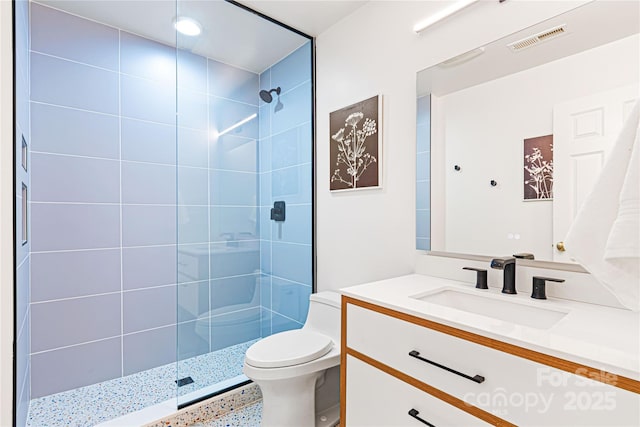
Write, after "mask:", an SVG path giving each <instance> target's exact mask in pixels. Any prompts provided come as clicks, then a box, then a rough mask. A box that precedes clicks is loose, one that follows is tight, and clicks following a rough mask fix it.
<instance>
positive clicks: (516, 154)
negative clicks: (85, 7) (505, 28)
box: [432, 35, 640, 260]
mask: <svg viewBox="0 0 640 427" xmlns="http://www.w3.org/2000/svg"><path fill="white" fill-rule="evenodd" d="M639 57H640V36H638V35H635V36H631V37H627V38H624V39H622V40H619V41H616V42H613V43H609V44H607V45H604V46H600V47H597V48H594V49H590V50H588V51H586V52H582V53H580V54H577V55H572V56H570V57H567V58H564V59H561V60H557V61H554V62H551V63H548V64H544V65H541V66H538V67H535V68H532V69H530V70H527V71H523V72H520V73H516V74H513V75H510V76H506V77H503V78H500V79H496V80H493V81H490V82H487V83H484V84H481V85H477V86H474V87H471V88H468V89H464V90H461V91H458V92H454V93H452V94H449V95H445V96H443V97H441V98H440V99H439V100H438V104H437V105H438V108H441V109H442V110H441V112H440V113H441V114H440V115H438V117H440V118H441V120H443V121H444V124H443V128H444V135H442V137H441V138H440V140H438V141H436V140H433V141H432V143H433V144H434V145H436V144H437V145H440V146H442V147H443V149H444V150H445V152H446V160H445V164H446V170H445V174H446V178H445V180H446V183H442V182H440V184H445V186H446V189H445V190H444V191H445V194H446V196H447V197H446V218H445V228H446V232H445V234H446V238H445V245H444V246H435V245H434V246H432V248H433V249H434V250H439V251H448V252H462V253H471V254H484V255H502V254H504V255H509V254H513V253H516V252H532V253H534V254H535V256H536V259H543V260H552V259H553V246H552V243H553V227H552V226H553V224H552V222H553V221H552V215H553V202H552V201H551V200H547V201H531V202H523V189H522V186H523V184H522V182H523V160H522V156H523V154H522V151H523V139H525V138H532V137H537V136H543V135H549V134H552V133H553V107H554V105H556V104H558V103H561V102H565V101H569V100H571V99H575V98H579V97H583V96H587V95H590V94H594V93H597V92H601V91H605V90H611V89H615V88H618V87H621V86H626V85H630V84H633V83H637V82H638V76H639V75H640V69H639V68H638V64H639V63H640V58H639ZM454 164H459V165H460V166H461V167H462V170H461V171H460V172H455V171H454V170H453V165H454ZM491 179H495V180H496V181H497V182H498V185H497V186H496V187H491V186H490V185H489V181H490V180H491ZM498 207H499V209H497V208H498ZM436 208H437V207H436ZM441 208H442V206H441ZM509 233H511V234H519V235H520V236H521V238H520V239H518V240H516V239H508V238H507V235H508V234H509ZM470 237H472V238H470Z"/></svg>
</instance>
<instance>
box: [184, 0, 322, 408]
mask: <svg viewBox="0 0 640 427" xmlns="http://www.w3.org/2000/svg"><path fill="white" fill-rule="evenodd" d="M177 16H178V20H180V19H185V20H186V19H189V20H191V22H190V25H191V27H192V29H193V32H194V33H196V32H198V30H199V31H200V32H199V34H197V35H186V34H183V33H180V32H178V33H177V40H178V43H177V45H178V54H177V106H178V109H177V130H176V131H177V140H178V143H177V152H176V156H177V188H176V189H177V195H176V198H177V212H176V216H177V241H178V245H177V276H178V287H177V310H178V314H177V316H178V319H177V320H178V327H177V358H178V365H177V366H178V367H177V371H178V372H177V379H176V380H177V382H178V404H179V405H181V406H182V405H186V404H187V403H189V402H192V401H194V400H199V399H201V398H202V397H203V396H208V395H211V394H215V393H218V392H220V391H223V390H226V389H229V388H232V387H236V386H238V385H240V384H243V383H246V382H248V379H247V378H246V377H245V376H244V375H243V373H242V365H243V360H244V353H245V351H246V349H247V348H248V347H249V346H250V345H251V344H253V343H254V342H256V341H257V340H258V339H260V338H262V337H265V336H267V335H270V334H272V333H274V332H278V331H282V330H286V329H293V328H299V327H301V326H302V324H303V323H304V318H305V316H306V311H307V306H308V296H309V294H310V293H311V290H312V284H313V279H312V277H313V275H312V271H313V268H312V250H311V247H312V246H311V235H312V222H311V218H312V204H311V202H312V178H311V164H312V161H311V158H312V154H311V153H312V147H313V132H312V121H311V115H312V113H311V112H312V89H311V87H312V86H311V76H312V73H311V58H312V56H311V41H310V39H309V38H308V37H304V36H301V35H299V34H297V33H295V32H293V31H291V30H289V29H286V28H284V27H282V26H280V25H278V24H276V23H274V22H271V21H269V20H267V19H264V18H262V17H260V16H259V15H256V14H254V13H251V12H249V11H247V10H245V9H243V8H242V7H239V6H237V5H235V4H232V3H229V2H226V1H211V2H202V1H191V0H188V1H182V0H180V1H178V13H177ZM192 34H193V33H192ZM277 87H280V89H278V90H273V91H271V92H269V91H270V90H271V89H276V88H277ZM261 90H264V91H266V92H263V98H262V99H265V98H267V97H264V93H269V94H270V95H271V98H272V99H271V103H267V102H265V101H263V100H262V99H261V96H260V94H261ZM274 201H285V203H286V204H287V207H286V208H287V212H286V221H285V222H284V223H278V224H276V223H275V222H273V221H271V220H270V219H269V218H270V209H271V206H272V204H273V202H274Z"/></svg>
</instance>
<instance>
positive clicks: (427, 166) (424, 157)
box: [416, 95, 431, 251]
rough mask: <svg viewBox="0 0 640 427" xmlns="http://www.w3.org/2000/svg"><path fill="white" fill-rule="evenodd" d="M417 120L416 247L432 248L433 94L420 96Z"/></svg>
mask: <svg viewBox="0 0 640 427" xmlns="http://www.w3.org/2000/svg"><path fill="white" fill-rule="evenodd" d="M416 113H417V121H416V153H417V159H416V249H423V250H426V251H428V250H431V228H430V227H431V194H430V187H431V96H430V95H425V96H422V97H420V98H418V103H417V109H416Z"/></svg>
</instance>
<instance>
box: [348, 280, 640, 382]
mask: <svg viewBox="0 0 640 427" xmlns="http://www.w3.org/2000/svg"><path fill="white" fill-rule="evenodd" d="M443 289H459V290H462V291H465V293H471V294H474V295H475V293H476V292H477V295H483V296H487V297H489V298H491V299H496V300H500V299H505V300H509V301H514V302H517V303H520V304H523V305H527V306H529V307H538V308H547V309H550V310H555V311H562V312H566V313H567V315H566V316H564V317H563V318H562V319H560V321H558V322H557V323H556V324H554V325H552V326H551V327H550V328H548V329H539V328H535V327H529V326H523V325H519V324H514V323H513V322H509V321H503V320H498V319H495V318H492V317H487V316H483V315H479V314H474V313H470V312H466V311H461V310H457V309H453V308H450V307H447V306H444V305H440V304H435V303H429V302H426V301H422V300H419V299H416V298H412V297H413V296H416V295H422V294H425V293H433V292H437V291H439V290H443ZM340 292H341V293H342V294H343V295H347V296H350V297H353V298H357V299H359V300H362V301H367V302H370V303H373V304H376V305H379V306H382V307H387V308H390V309H392V310H396V311H401V312H404V313H407V314H411V315H414V316H417V317H421V318H424V319H427V320H432V321H434V322H438V323H441V324H445V325H449V326H452V327H455V328H458V329H463V330H465V331H468V332H473V333H476V334H478V335H482V336H486V337H488V338H493V339H496V340H500V341H503V342H507V343H510V344H513V345H517V346H520V347H524V348H528V349H531V350H535V351H539V352H541V353H545V354H549V355H552V356H556V357H560V358H562V359H565V360H570V361H572V362H575V363H579V364H583V365H586V366H590V367H592V368H595V369H601V370H604V371H607V372H610V373H613V374H616V375H622V376H625V377H627V378H632V379H635V380H640V313H637V312H632V311H629V310H622V309H616V308H611V307H606V306H600V305H595V304H585V303H580V302H574V301H569V300H562V299H551V298H550V299H547V300H535V299H532V298H530V296H529V295H528V294H523V293H520V294H518V295H505V294H501V293H500V290H499V289H494V288H491V289H489V290H481V289H475V288H474V285H470V284H469V283H464V282H458V281H455V280H448V279H442V278H438V277H432V276H425V275H422V274H411V275H407V276H401V277H397V278H392V279H387V280H382V281H379V282H372V283H367V284H364V285H358V286H352V287H348V288H343V289H341V290H340Z"/></svg>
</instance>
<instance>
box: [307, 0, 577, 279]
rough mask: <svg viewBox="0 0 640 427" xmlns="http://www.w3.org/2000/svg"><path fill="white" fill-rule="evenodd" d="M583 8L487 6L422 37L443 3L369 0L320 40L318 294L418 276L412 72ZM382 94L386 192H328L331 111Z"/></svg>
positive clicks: (489, 3) (549, 4) (563, 5)
mask: <svg viewBox="0 0 640 427" xmlns="http://www.w3.org/2000/svg"><path fill="white" fill-rule="evenodd" d="M581 3H584V2H583V1H572V2H565V1H553V2H550V1H517V0H513V1H507V2H504V3H499V2H497V1H483V2H479V3H477V4H474V5H473V6H470V7H469V8H467V9H466V10H464V11H463V12H460V13H459V14H457V15H456V16H454V17H452V18H450V19H449V20H448V21H446V22H445V23H441V24H439V25H437V26H435V27H432V28H430V29H429V30H427V31H425V32H423V33H422V34H421V35H419V36H418V35H416V34H415V33H413V31H412V27H413V25H414V24H415V23H416V22H418V21H420V20H421V19H423V18H425V17H427V16H429V15H430V14H432V13H434V12H435V11H437V10H440V9H441V8H443V7H445V6H446V3H445V2H441V1H408V2H404V1H372V2H369V3H367V4H366V5H364V6H363V7H361V8H359V9H357V10H356V11H355V12H354V13H353V14H351V15H350V16H348V17H347V18H345V19H343V20H342V21H341V22H339V23H338V24H336V25H334V26H333V27H331V28H330V29H329V30H327V31H325V32H324V33H322V34H321V35H320V36H319V37H318V38H317V54H316V55H317V56H316V58H317V61H316V63H317V69H316V82H317V87H316V126H317V128H316V138H317V152H316V156H317V157H316V179H317V188H316V191H317V193H316V194H317V257H318V258H317V265H318V289H319V290H327V289H339V288H341V287H345V286H349V285H354V284H358V283H364V282H368V281H373V280H379V279H383V278H387V277H392V276H396V275H400V274H406V273H410V272H412V271H413V270H414V261H415V257H414V255H415V131H416V125H415V120H416V115H415V114H416V102H415V100H416V72H417V71H419V70H421V69H424V68H426V67H429V66H431V65H434V64H437V63H438V62H441V61H443V60H445V59H448V58H450V57H452V56H455V55H458V54H460V53H463V52H465V51H467V50H471V49H473V48H476V47H478V46H481V45H484V44H486V43H487V42H489V41H492V40H495V39H497V38H500V37H503V36H505V35H507V34H510V33H512V32H514V31H516V30H518V29H521V28H524V27H526V26H529V25H532V24H534V23H537V22H540V21H542V20H544V19H547V18H549V17H551V16H555V15H557V14H559V13H562V12H565V11H566V10H569V9H571V8H573V7H576V6H577V5H579V4H581ZM374 94H382V95H383V96H384V106H383V107H384V120H383V138H384V139H383V156H382V161H383V188H382V189H380V190H364V191H357V192H352V193H350V192H343V193H335V194H334V193H331V192H329V163H328V158H329V141H330V136H329V122H328V118H329V113H330V112H331V111H335V110H337V109H339V108H342V107H344V106H346V105H349V104H352V103H354V102H357V101H360V100H362V99H366V98H368V97H370V96H372V95H374Z"/></svg>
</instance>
